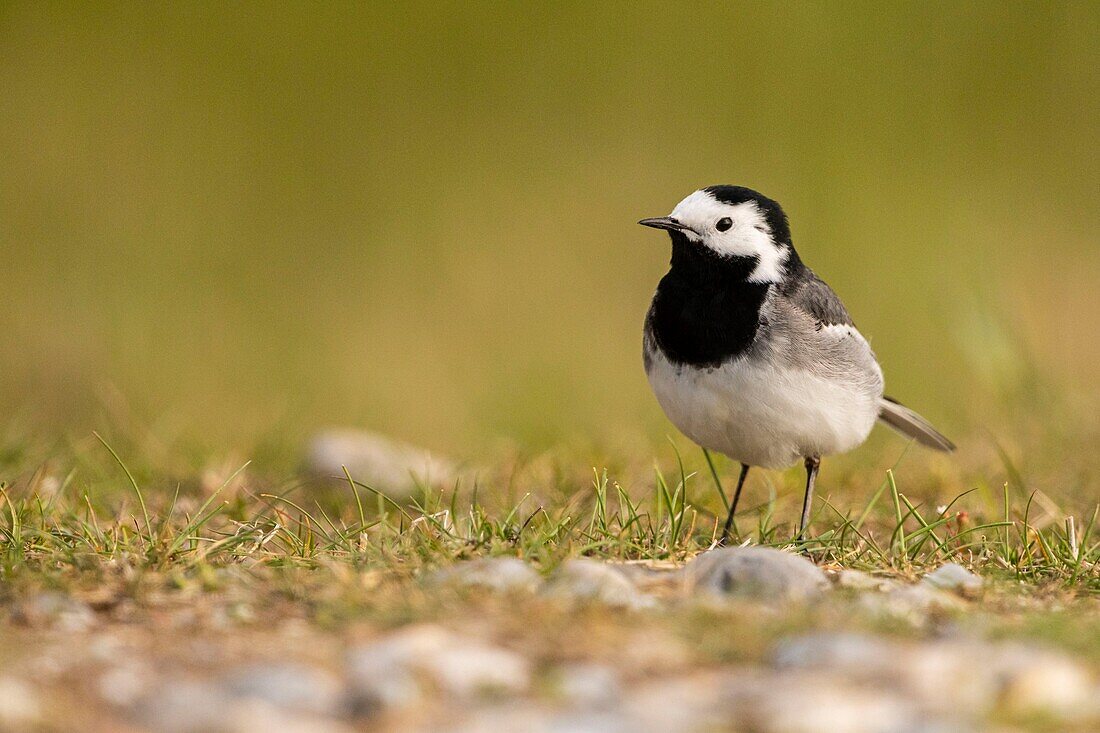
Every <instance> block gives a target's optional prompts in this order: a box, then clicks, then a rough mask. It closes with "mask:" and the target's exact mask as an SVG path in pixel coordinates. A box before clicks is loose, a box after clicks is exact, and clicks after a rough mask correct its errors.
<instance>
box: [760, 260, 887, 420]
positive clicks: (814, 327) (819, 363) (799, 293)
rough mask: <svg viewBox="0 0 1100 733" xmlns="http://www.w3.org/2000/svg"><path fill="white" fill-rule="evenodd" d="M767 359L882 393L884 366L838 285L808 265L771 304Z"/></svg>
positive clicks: (763, 342)
mask: <svg viewBox="0 0 1100 733" xmlns="http://www.w3.org/2000/svg"><path fill="white" fill-rule="evenodd" d="M764 316H765V324H766V325H765V330H766V332H767V336H766V337H765V338H758V343H759V344H760V353H761V357H762V358H764V359H767V360H769V361H771V363H773V364H785V365H788V366H791V367H795V368H799V369H805V370H807V371H809V372H811V373H813V374H816V375H819V376H821V377H824V378H827V379H830V380H834V381H838V382H844V383H847V384H850V385H852V387H853V389H855V390H856V391H858V392H860V393H863V394H864V395H866V396H867V398H868V399H873V400H875V401H877V400H878V399H879V398H880V397H881V396H882V389H883V379H882V370H881V369H880V368H879V366H878V362H877V361H876V360H875V355H874V352H872V351H871V347H870V345H869V344H868V343H867V340H866V339H864V338H863V335H862V334H860V332H859V331H858V330H857V329H856V327H855V324H854V323H852V319H851V316H849V315H848V310H847V309H846V308H845V307H844V304H843V303H842V302H841V301H840V298H839V297H837V294H836V293H834V292H833V290H832V288H830V287H829V286H828V285H826V284H825V282H824V281H822V280H821V279H820V278H818V277H817V276H816V275H814V274H813V273H812V272H811V271H809V270H808V269H807V270H805V271H804V274H803V275H802V276H801V277H799V278H798V280H797V281H795V282H792V283H790V285H789V286H788V287H787V288H784V289H783V290H782V291H781V292H776V293H775V294H774V296H773V297H770V298H769V299H768V300H767V301H766V302H765V308H764Z"/></svg>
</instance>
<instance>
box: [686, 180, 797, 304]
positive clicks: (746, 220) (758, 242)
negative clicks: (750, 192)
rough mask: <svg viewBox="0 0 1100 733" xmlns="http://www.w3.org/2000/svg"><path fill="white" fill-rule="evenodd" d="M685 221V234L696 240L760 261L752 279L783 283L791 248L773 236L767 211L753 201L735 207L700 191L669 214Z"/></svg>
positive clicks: (727, 252) (723, 253)
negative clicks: (721, 225) (721, 226)
mask: <svg viewBox="0 0 1100 733" xmlns="http://www.w3.org/2000/svg"><path fill="white" fill-rule="evenodd" d="M669 216H670V217H672V218H673V219H676V220H677V221H678V222H680V223H681V224H684V225H686V226H689V227H691V231H685V232H684V234H685V235H687V238H688V239H689V240H690V241H692V242H699V243H700V244H702V245H703V246H704V247H707V248H709V249H711V250H714V251H715V252H717V253H718V254H720V255H725V256H727V257H755V258H757V261H758V263H759V264H757V266H756V269H755V270H753V272H752V274H751V275H750V276H749V278H748V279H749V282H758V283H774V282H780V281H781V280H782V279H783V276H784V266H785V265H786V263H787V257H788V252H787V248H786V247H785V246H783V245H781V244H778V243H776V242H775V240H774V239H772V233H771V228H770V227H769V226H768V222H767V219H765V218H764V212H762V211H761V210H760V208H759V207H758V206H757V205H756V204H755V203H754V202H752V201H747V202H745V203H743V204H737V205H733V206H731V205H730V204H724V203H722V202H721V201H719V200H718V199H716V198H714V196H713V195H711V194H710V193H708V192H706V191H703V190H700V191H696V192H695V193H693V194H691V195H690V196H688V197H687V198H686V199H684V200H683V201H681V202H680V203H678V204H676V208H675V209H673V210H672V213H671V214H669ZM722 219H729V220H730V222H731V224H732V225H731V226H730V227H729V229H726V231H719V230H718V227H717V224H718V222H719V221H721V220H722Z"/></svg>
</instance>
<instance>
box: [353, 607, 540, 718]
mask: <svg viewBox="0 0 1100 733" xmlns="http://www.w3.org/2000/svg"><path fill="white" fill-rule="evenodd" d="M347 667H348V679H349V683H350V686H351V693H352V696H353V702H354V704H355V707H356V708H357V709H358V710H360V711H362V712H365V713H371V712H375V711H376V710H377V709H378V708H384V709H385V708H409V707H412V706H414V705H416V704H418V703H420V702H421V701H422V700H423V699H424V698H425V697H426V696H427V695H428V694H429V693H430V692H431V691H432V690H433V689H436V690H439V691H441V692H443V693H445V694H447V695H450V696H452V697H455V698H460V699H469V698H475V697H479V696H482V695H490V696H502V695H515V694H521V693H523V692H526V691H527V690H528V689H529V688H530V686H531V664H530V662H529V661H527V660H526V659H525V658H523V657H521V656H519V655H518V654H515V653H514V652H511V651H508V650H507V649H502V648H499V647H495V646H489V645H487V644H483V643H481V642H477V641H471V640H469V639H467V638H465V637H461V636H458V635H456V634H452V633H451V632H449V631H446V630H445V629H443V628H441V627H438V626H432V625H420V626H412V627H408V628H405V629H402V630H401V631H398V632H396V633H393V634H391V635H390V636H387V637H385V638H383V639H381V640H379V641H376V642H374V643H371V644H366V645H364V646H360V647H358V648H355V649H353V650H351V652H350V653H349V655H348V664H347ZM425 683H426V684H425Z"/></svg>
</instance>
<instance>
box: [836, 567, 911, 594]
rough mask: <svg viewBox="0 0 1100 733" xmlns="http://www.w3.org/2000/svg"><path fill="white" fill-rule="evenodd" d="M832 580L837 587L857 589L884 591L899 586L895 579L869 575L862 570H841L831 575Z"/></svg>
mask: <svg viewBox="0 0 1100 733" xmlns="http://www.w3.org/2000/svg"><path fill="white" fill-rule="evenodd" d="M833 582H834V583H835V584H836V586H837V587H838V588H847V589H848V590H857V591H879V592H886V591H889V590H893V589H895V588H898V587H900V584H899V583H898V581H896V580H893V579H891V578H883V577H880V576H878V575H871V574H870V573H865V572H863V571H862V570H841V571H840V572H839V573H837V574H836V575H835V576H833Z"/></svg>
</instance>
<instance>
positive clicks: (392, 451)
mask: <svg viewBox="0 0 1100 733" xmlns="http://www.w3.org/2000/svg"><path fill="white" fill-rule="evenodd" d="M306 464H307V467H308V468H309V470H310V471H312V472H313V473H315V474H317V475H318V476H322V477H325V478H331V479H333V480H334V481H335V482H337V483H339V482H343V484H344V485H345V486H346V485H347V479H346V478H345V477H344V467H345V466H346V467H347V469H348V473H350V474H351V477H352V478H353V479H355V480H356V481H358V482H361V483H363V484H366V485H367V486H370V487H371V488H372V489H375V490H376V491H380V492H382V493H383V494H385V495H386V496H389V497H390V498H391V499H395V500H398V501H400V500H402V499H408V498H409V497H411V496H414V495H415V494H416V493H417V492H418V491H419V490H420V488H421V486H453V485H454V484H455V482H456V481H457V480H458V475H459V473H458V469H457V467H456V466H455V464H454V463H453V462H452V461H450V460H448V459H446V458H443V457H440V456H437V455H433V454H432V452H431V451H429V450H427V449H426V448H420V447H418V446H414V445H410V444H408V443H402V442H400V441H396V440H393V439H391V438H387V437H386V436H384V435H381V434H380V433H374V432H370V431H366V430H353V429H339V430H328V431H325V432H322V433H319V434H318V435H316V436H314V438H313V439H312V440H311V441H310V444H309V448H308V450H307V457H306ZM359 491H360V494H361V496H362V497H363V499H364V501H367V500H369V499H370V496H369V494H370V492H369V491H367V490H366V489H362V488H361V489H359Z"/></svg>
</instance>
